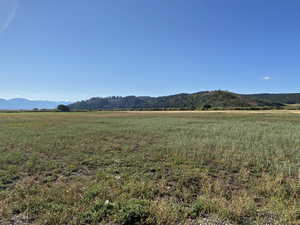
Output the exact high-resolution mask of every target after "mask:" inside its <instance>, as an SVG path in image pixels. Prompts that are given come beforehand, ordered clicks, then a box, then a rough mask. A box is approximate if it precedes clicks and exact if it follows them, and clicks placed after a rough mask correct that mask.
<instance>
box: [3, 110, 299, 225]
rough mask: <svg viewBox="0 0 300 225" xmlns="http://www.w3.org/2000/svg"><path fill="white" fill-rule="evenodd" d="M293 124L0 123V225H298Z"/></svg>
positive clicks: (7, 119)
mask: <svg viewBox="0 0 300 225" xmlns="http://www.w3.org/2000/svg"><path fill="white" fill-rule="evenodd" d="M299 166H300V114H296V113H292V112H286V111H276V112H274V113H271V112H261V113H253V112H91V113H88V112H86V113H47V112H45V113H2V114H0V224H1V225H2V224H4V225H8V224H18V225H23V224H45V225H79V224H91V225H96V224H120V225H131V224H147V225H151V224H153V225H158V224H160V225H164V224H166V225H174V224H182V225H206V224H211V225H215V224H218V225H221V224H234V225H236V224H240V225H242V224H244V225H267V224H271V225H273V224H282V225H299V224H300V171H299Z"/></svg>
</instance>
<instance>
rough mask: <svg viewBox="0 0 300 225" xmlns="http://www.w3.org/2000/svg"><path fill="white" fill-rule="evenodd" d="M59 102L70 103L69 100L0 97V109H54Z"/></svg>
mask: <svg viewBox="0 0 300 225" xmlns="http://www.w3.org/2000/svg"><path fill="white" fill-rule="evenodd" d="M60 104H64V105H68V104H71V102H53V101H41V100H28V99H25V98H14V99H10V100H6V99H0V110H32V109H34V108H38V109H54V108H56V107H57V106H58V105H60Z"/></svg>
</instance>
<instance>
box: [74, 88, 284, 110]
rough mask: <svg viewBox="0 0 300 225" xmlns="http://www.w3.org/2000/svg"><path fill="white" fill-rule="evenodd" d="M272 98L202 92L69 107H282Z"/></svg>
mask: <svg viewBox="0 0 300 225" xmlns="http://www.w3.org/2000/svg"><path fill="white" fill-rule="evenodd" d="M272 100H273V99H263V98H260V97H259V96H256V95H253V96H252V95H241V94H236V93H232V92H228V91H221V90H218V91H204V92H197V93H193V94H185V93H182V94H176V95H170V96H162V97H147V96H141V97H137V96H127V97H118V96H113V97H106V98H100V97H97V98H91V99H89V100H86V101H80V102H75V103H73V104H70V105H69V106H70V108H71V109H73V110H112V109H123V110H125V109H134V110H140V109H146V110H147V109H148V110H150V109H152V110H160V109H182V110H184V109H208V108H247V107H248V108H251V107H252V108H253V107H281V106H283V104H282V103H281V102H279V101H272Z"/></svg>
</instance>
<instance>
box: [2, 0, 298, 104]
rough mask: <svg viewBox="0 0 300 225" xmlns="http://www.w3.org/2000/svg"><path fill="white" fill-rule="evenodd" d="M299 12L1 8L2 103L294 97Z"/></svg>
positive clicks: (51, 1)
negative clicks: (215, 95)
mask: <svg viewBox="0 0 300 225" xmlns="http://www.w3.org/2000/svg"><path fill="white" fill-rule="evenodd" d="M15 3H16V4H15ZM299 12H300V1H299V0H288V1H283V0H42V1H41V0H0V60H1V61H0V62H1V63H0V84H1V86H0V87H1V88H0V98H1V97H2V98H14V97H26V98H32V99H50V100H66V99H69V100H72V101H74V100H79V99H85V98H88V97H91V96H110V95H122V96H125V95H152V96H159V95H168V94H175V93H180V92H196V91H202V90H213V89H224V90H230V91H235V92H240V93H258V92H273V93H279V92H300V86H299V84H300V61H299V59H300V29H299V27H300V13H299Z"/></svg>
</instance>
